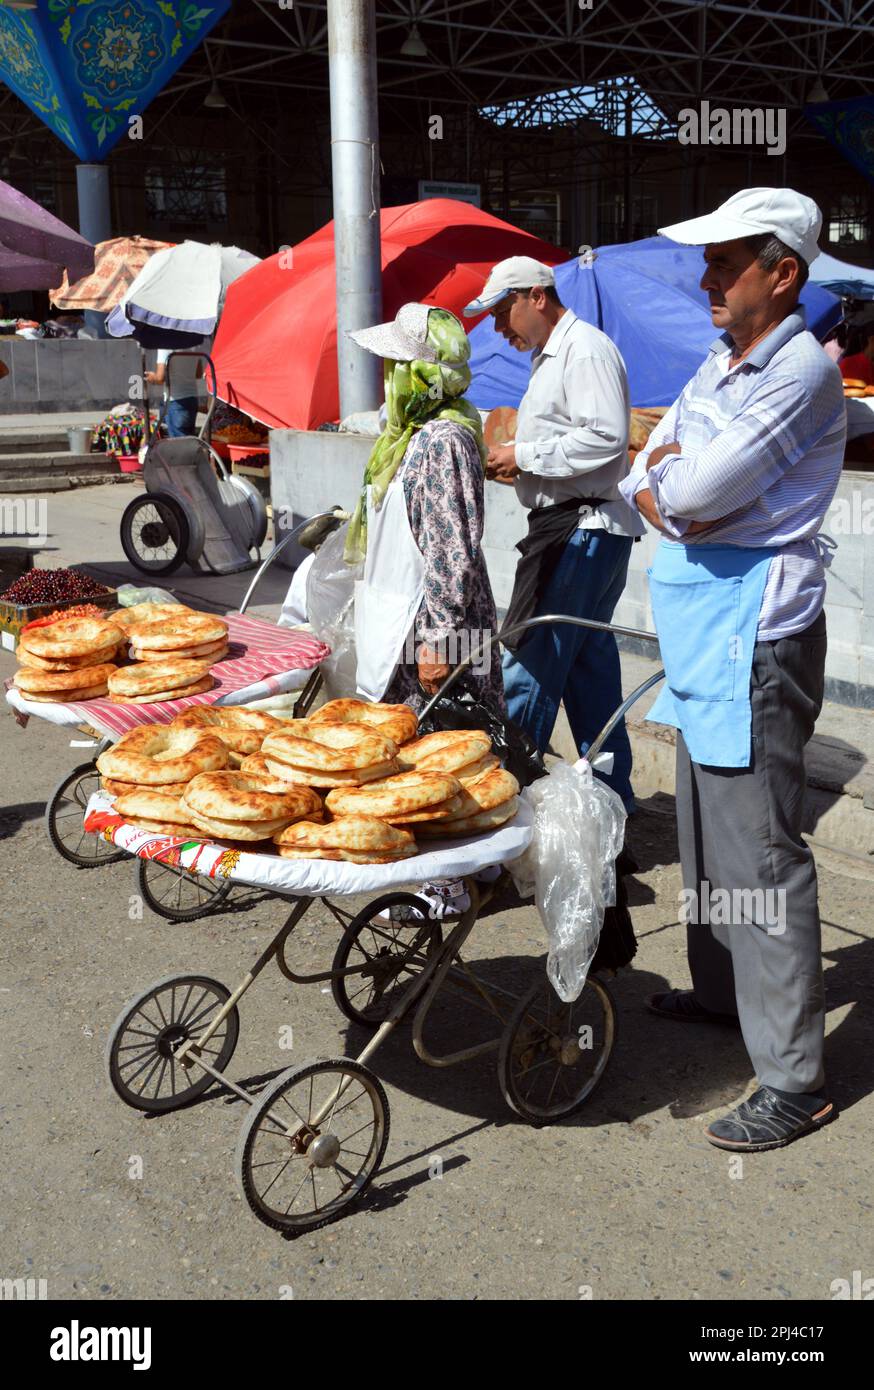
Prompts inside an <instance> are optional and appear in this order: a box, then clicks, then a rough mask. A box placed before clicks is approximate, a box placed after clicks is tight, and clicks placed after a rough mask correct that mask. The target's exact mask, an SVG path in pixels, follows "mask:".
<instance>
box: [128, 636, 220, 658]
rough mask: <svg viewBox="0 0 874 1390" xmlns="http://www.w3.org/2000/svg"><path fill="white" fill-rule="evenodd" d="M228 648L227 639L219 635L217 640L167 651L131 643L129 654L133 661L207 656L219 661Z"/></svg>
mask: <svg viewBox="0 0 874 1390" xmlns="http://www.w3.org/2000/svg"><path fill="white" fill-rule="evenodd" d="M229 650H230V649H229V647H228V643H227V639H226V638H224V637H220V638H219V639H218V641H217V642H201V643H200V644H199V645H198V646H194V647H180V648H174V649H173V651H169V652H164V651H152V650H151V649H150V648H148V647H138V646H136V645H131V652H130V654H131V656H132V657H133V659H134V661H165V660H166V659H167V658H168V657H170V658H173V659H174V660H182V659H185V660H205V658H206V657H209V658H210V662H211V663H212V662H214V661H220V660H221V659H222V657H223V656H225V655H226V654H227V652H228V651H229Z"/></svg>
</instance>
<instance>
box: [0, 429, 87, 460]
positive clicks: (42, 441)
mask: <svg viewBox="0 0 874 1390" xmlns="http://www.w3.org/2000/svg"><path fill="white" fill-rule="evenodd" d="M69 447H70V443H69V440H68V438H67V431H66V430H52V429H42V430H33V429H30V430H3V429H0V457H8V456H9V455H12V454H32V453H42V452H44V451H46V450H49V451H51V452H52V453H57V454H62V453H64V452H65V451H66V450H68V449H69Z"/></svg>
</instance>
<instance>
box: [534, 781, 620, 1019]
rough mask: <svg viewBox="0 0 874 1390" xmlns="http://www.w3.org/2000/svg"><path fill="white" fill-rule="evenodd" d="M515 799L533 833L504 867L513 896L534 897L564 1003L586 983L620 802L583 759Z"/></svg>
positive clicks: (616, 847) (612, 876) (615, 846)
mask: <svg viewBox="0 0 874 1390" xmlns="http://www.w3.org/2000/svg"><path fill="white" fill-rule="evenodd" d="M598 765H599V766H600V765H601V764H600V760H598ZM522 796H523V797H524V798H525V799H526V800H527V801H528V803H529V805H530V806H531V808H532V810H533V811H534V836H533V839H532V841H531V844H530V845H529V847H528V849H527V850H526V851H525V853H524V854H523V855H522V856H521V858H519V859H515V860H514V861H513V862H512V863H511V864H509V865H508V866H507V867H508V868H509V870H510V873H511V874H512V876H513V881H514V883H515V884H516V888H517V890H518V892H519V893H520V895H521V896H523V897H530V896H531V894H532V893H533V894H534V897H535V901H536V903H537V910H538V912H539V913H540V916H541V918H542V920H543V925H544V926H545V928H546V935H547V938H548V940H549V959H548V961H547V965H546V973H547V975H548V976H549V979H550V981H551V983H552V986H553V988H554V990H555V992H556V994H557V995H558V996H559V998H560V999H562V1000H564V1002H565V1003H566V1004H569V1003H571V1002H572V1001H573V1000H574V999H577V998H579V995H580V993H581V991H582V988H583V985H584V984H585V982H586V975H587V974H588V972H589V966H590V965H591V963H592V960H593V959H594V956H595V951H596V950H597V948H598V940H599V938H600V935H601V927H602V925H603V922H604V910H605V908H607V907H611V906H612V905H613V904H614V903H615V902H616V857H617V855H618V854H619V852H620V850H621V849H622V844H623V841H624V839H625V807H624V806H623V804H622V800H621V798H620V797H619V796H617V794H616V792H614V791H613V790H612V789H611V788H610V787H608V786H607V784H606V783H605V782H602V781H601V780H600V779H599V778H597V777H593V776H592V769H591V766H590V765H589V763H588V762H587V761H586V759H585V758H583V759H582V760H581V761H580V762H578V763H577V764H576V765H575V766H574V767H570V766H569V765H568V764H567V763H563V762H562V763H559V764H558V765H557V766H556V767H554V768H552V770H551V771H550V773H549V776H547V777H541V778H539V780H538V781H536V782H533V783H532V784H531V786H530V787H528V788H526V790H525V791H524V792H523V793H522Z"/></svg>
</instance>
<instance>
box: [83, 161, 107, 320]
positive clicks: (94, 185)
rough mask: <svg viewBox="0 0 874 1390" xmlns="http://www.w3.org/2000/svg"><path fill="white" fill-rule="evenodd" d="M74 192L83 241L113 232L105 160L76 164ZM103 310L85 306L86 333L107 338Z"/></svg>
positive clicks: (94, 242) (93, 241)
mask: <svg viewBox="0 0 874 1390" xmlns="http://www.w3.org/2000/svg"><path fill="white" fill-rule="evenodd" d="M76 192H77V194H78V198H79V231H80V232H81V233H82V236H83V237H84V238H85V240H86V241H90V242H91V244H92V246H96V245H97V243H98V241H108V240H109V238H110V237H111V236H112V212H111V210H110V205H109V168H108V166H107V165H106V164H77V165H76ZM104 318H105V315H104V314H99V313H96V312H95V311H94V310H93V309H86V311H85V323H86V326H87V328H88V331H89V333H93V334H94V336H95V337H97V338H106V337H108V336H109V335H108V334H107V332H106V326H105V323H104Z"/></svg>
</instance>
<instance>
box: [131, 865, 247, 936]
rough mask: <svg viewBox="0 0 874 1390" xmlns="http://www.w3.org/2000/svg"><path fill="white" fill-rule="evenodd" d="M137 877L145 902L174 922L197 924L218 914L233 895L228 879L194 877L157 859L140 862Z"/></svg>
mask: <svg viewBox="0 0 874 1390" xmlns="http://www.w3.org/2000/svg"><path fill="white" fill-rule="evenodd" d="M134 877H135V879H136V887H137V892H138V893H139V894H140V896H141V897H142V898H143V901H144V902H145V903H146V904H147V905H148V906H149V907H150V908H151V909H152V911H153V912H157V914H158V916H159V917H166V918H167V920H168V921H170V922H195V921H196V920H197V918H198V917H205V916H206V914H207V913H208V912H215V911H216V910H217V909H218V907H219V905H220V903H223V902H224V900H225V898H226V897H227V896H228V894H229V893H230V891H231V884H230V881H229V880H228V879H226V878H209V877H208V876H207V875H206V874H198V873H194V874H192V873H189V872H188V870H187V869H180V868H177V867H176V866H175V865H174V864H161V863H159V861H158V860H156V859H137V860H136V867H135V869H134Z"/></svg>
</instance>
